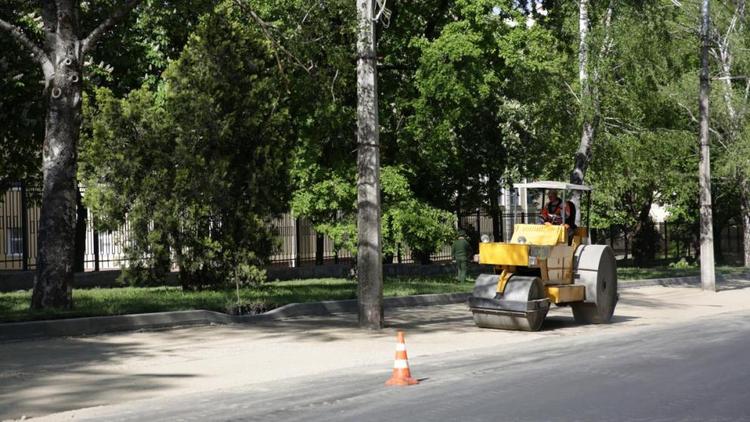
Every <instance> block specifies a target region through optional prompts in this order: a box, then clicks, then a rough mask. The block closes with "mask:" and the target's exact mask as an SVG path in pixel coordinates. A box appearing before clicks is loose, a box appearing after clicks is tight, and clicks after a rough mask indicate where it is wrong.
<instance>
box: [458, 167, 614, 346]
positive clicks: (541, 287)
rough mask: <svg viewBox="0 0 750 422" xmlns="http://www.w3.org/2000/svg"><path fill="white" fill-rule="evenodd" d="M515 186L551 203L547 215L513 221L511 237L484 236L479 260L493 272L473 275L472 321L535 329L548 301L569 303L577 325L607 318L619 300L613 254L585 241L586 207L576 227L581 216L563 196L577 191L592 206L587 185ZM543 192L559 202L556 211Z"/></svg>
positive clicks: (547, 183)
mask: <svg viewBox="0 0 750 422" xmlns="http://www.w3.org/2000/svg"><path fill="white" fill-rule="evenodd" d="M514 188H515V189H516V190H518V191H521V192H524V193H526V192H539V191H541V195H542V201H541V205H542V206H543V207H547V206H548V205H549V204H552V205H551V206H550V207H549V208H548V209H549V210H550V211H551V212H549V213H545V215H544V219H545V220H547V221H542V220H541V218H540V221H536V222H535V223H536V224H515V225H514V227H513V235H512V237H511V240H510V242H507V243H506V242H490V241H489V239H487V238H483V239H482V242H481V243H480V245H479V256H478V261H479V263H480V264H486V265H492V266H494V269H495V273H494V274H481V275H479V276H478V277H477V279H476V282H475V285H474V291H473V293H472V296H471V297H470V298H469V308H470V309H471V312H472V313H473V315H474V322H475V323H476V325H477V326H478V327H482V328H495V329H504V330H525V331H537V330H539V329H540V328H541V327H542V323H543V322H544V318H545V316H546V315H547V311H549V308H550V306H551V305H552V304H555V305H557V306H570V308H571V309H572V310H573V317H574V318H575V320H576V321H577V322H579V323H586V324H591V323H593V324H602V323H607V322H609V321H610V320H611V319H612V315H613V314H614V310H615V306H616V305H617V300H618V293H617V262H616V260H615V255H614V252H613V251H612V248H610V247H609V246H607V245H592V244H591V242H590V239H589V221H588V220H589V218H588V211H587V215H586V219H585V220H586V221H585V225H582V226H581V227H577V225H576V224H575V221H581V218H580V215H579V214H577V213H576V210H575V205H574V204H573V203H572V202H571V201H566V194H569V193H577V194H578V195H579V198H581V199H582V201H581V202H583V199H584V198H583V197H584V196H585V200H586V202H587V205H588V207H587V209H590V208H591V188H590V187H588V186H584V185H575V184H570V183H564V182H554V181H540V182H531V183H519V184H515V185H514ZM558 192H559V193H561V195H560V196H559V197H558V194H557V193H558ZM553 193H554V194H553ZM546 194H549V196H550V198H556V199H555V200H554V201H555V202H556V203H557V204H560V203H561V204H562V206H559V207H557V211H558V214H557V215H556V214H555V212H554V211H555V210H554V209H552V208H555V203H553V200H552V199H550V202H547V200H546V196H547V195H546ZM513 220H514V221H515V216H514V219H513ZM566 222H567V223H569V224H566ZM483 237H484V236H483Z"/></svg>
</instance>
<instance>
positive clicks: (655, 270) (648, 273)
mask: <svg viewBox="0 0 750 422" xmlns="http://www.w3.org/2000/svg"><path fill="white" fill-rule="evenodd" d="M745 270H746V269H745V268H744V267H730V266H717V267H716V273H717V274H723V275H736V274H740V273H742V272H744V271H745ZM699 274H700V268H698V267H690V268H672V267H667V266H664V267H652V268H637V267H618V268H617V278H618V279H619V280H647V279H652V278H670V277H688V276H693V275H699Z"/></svg>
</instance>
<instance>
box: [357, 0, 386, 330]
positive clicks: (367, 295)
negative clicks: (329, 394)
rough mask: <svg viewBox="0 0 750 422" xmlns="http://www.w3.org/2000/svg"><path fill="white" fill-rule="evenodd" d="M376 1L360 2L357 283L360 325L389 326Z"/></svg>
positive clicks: (371, 327) (358, 16)
mask: <svg viewBox="0 0 750 422" xmlns="http://www.w3.org/2000/svg"><path fill="white" fill-rule="evenodd" d="M373 10H374V3H373V0H357V20H358V36H357V52H358V55H359V59H358V60H357V95H358V102H357V141H358V143H359V148H358V153H357V172H358V180H357V279H358V295H357V298H358V305H359V325H360V327H362V328H369V329H380V328H382V327H383V258H382V248H381V233H380V214H381V211H380V141H379V136H378V131H379V127H378V91H377V89H378V88H377V72H376V67H375V65H376V60H377V59H376V55H375V22H374V21H373V19H372V18H373Z"/></svg>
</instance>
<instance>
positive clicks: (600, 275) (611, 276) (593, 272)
mask: <svg viewBox="0 0 750 422" xmlns="http://www.w3.org/2000/svg"><path fill="white" fill-rule="evenodd" d="M579 249H581V250H580V251H576V258H577V265H578V268H577V269H576V273H577V276H578V277H577V278H578V280H579V281H578V282H579V283H583V284H585V285H586V289H587V291H586V300H585V302H582V303H573V304H571V308H572V309H573V318H574V319H575V320H576V322H578V323H580V324H606V323H608V322H609V321H610V320H611V319H612V315H613V314H614V312H615V306H616V305H617V261H616V260H615V255H614V253H613V252H612V249H611V248H610V247H609V246H603V245H589V246H582V247H581V248H579Z"/></svg>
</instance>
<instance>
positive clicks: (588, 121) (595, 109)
mask: <svg viewBox="0 0 750 422" xmlns="http://www.w3.org/2000/svg"><path fill="white" fill-rule="evenodd" d="M614 4H615V1H614V0H610V2H609V6H608V8H607V12H606V14H605V16H604V33H605V36H604V40H603V41H602V45H601V49H600V53H599V56H600V58H603V57H604V56H606V55H607V53H608V50H609V43H610V32H609V28H610V26H611V24H612V13H613V10H614ZM590 27H591V20H590V18H589V0H579V3H578V37H579V45H578V81H579V83H580V85H581V114H582V116H583V119H582V120H583V123H582V127H581V141H580V142H579V144H578V150H577V151H576V153H575V157H574V164H573V171H572V172H571V173H570V183H575V184H583V181H584V178H585V176H586V170H587V169H588V167H589V162H590V161H591V147H592V145H593V143H594V140H595V139H596V135H597V132H598V131H599V124H600V122H601V108H600V104H599V98H598V95H599V94H598V90H597V86H596V85H597V83H598V75H599V73H598V69H597V70H595V72H594V77H593V78H592V77H591V76H590V75H589V52H590V44H589V42H590V41H589V31H590ZM571 200H572V201H573V202H575V204H576V206H577V207H578V209H580V206H579V205H580V195H579V194H578V193H575V192H574V194H573V196H572V197H571Z"/></svg>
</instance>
